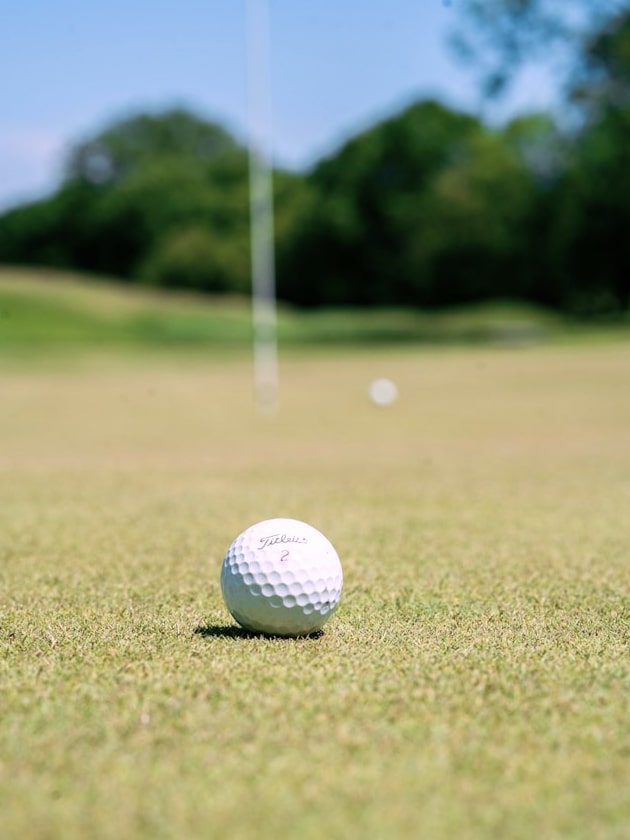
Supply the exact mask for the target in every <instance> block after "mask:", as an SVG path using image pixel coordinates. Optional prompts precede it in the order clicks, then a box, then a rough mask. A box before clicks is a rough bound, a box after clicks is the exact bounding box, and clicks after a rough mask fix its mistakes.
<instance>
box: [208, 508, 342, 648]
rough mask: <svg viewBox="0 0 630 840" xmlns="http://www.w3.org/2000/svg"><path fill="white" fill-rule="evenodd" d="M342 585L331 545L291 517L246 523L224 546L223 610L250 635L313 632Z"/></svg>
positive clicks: (323, 620)
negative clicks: (231, 541)
mask: <svg viewBox="0 0 630 840" xmlns="http://www.w3.org/2000/svg"><path fill="white" fill-rule="evenodd" d="M342 588H343V574H342V571H341V563H340V561H339V556H338V555H337V552H336V551H335V549H334V547H333V545H332V544H331V543H330V542H329V541H328V540H327V539H326V537H325V536H324V535H323V534H322V533H320V532H319V531H318V530H317V529H316V528H313V527H312V526H311V525H307V524H306V522H300V521H299V520H297V519H266V520H264V521H263V522H258V523H256V524H255V525H251V526H250V527H249V528H247V529H246V530H245V531H243V533H242V534H239V536H238V537H236V539H235V540H234V542H233V543H232V545H231V546H230V547H229V548H228V550H227V553H226V555H225V558H224V560H223V565H222V567H221V591H222V593H223V599H224V600H225V604H226V606H227V608H228V610H229V611H230V613H231V614H232V616H233V617H234V618H235V619H236V621H237V622H238V623H239V624H240V625H241V626H242V627H244V628H245V629H246V630H251V631H253V632H255V633H268V634H270V635H274V636H306V635H308V634H309V633H314V632H316V631H317V630H319V629H320V628H321V627H323V625H324V624H325V623H326V621H328V619H329V618H330V617H331V615H332V614H333V613H334V611H335V610H336V609H337V606H338V604H339V600H340V598H341V590H342Z"/></svg>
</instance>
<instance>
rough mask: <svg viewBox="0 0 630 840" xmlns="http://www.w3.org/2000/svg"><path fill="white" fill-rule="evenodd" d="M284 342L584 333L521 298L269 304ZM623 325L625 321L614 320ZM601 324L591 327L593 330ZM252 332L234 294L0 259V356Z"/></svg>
mask: <svg viewBox="0 0 630 840" xmlns="http://www.w3.org/2000/svg"><path fill="white" fill-rule="evenodd" d="M277 322H278V335H279V339H280V341H281V342H282V344H283V345H284V346H297V347H304V346H306V347H312V346H313V345H318V346H321V345H322V344H326V345H329V346H330V345H331V344H332V345H335V346H361V345H365V344H366V343H370V344H374V343H380V344H384V345H387V344H405V343H406V344H408V343H431V344H436V343H442V344H444V343H447V344H453V343H466V344H479V343H495V344H522V343H530V342H532V341H535V342H537V341H540V340H548V339H551V338H554V339H557V338H558V337H564V336H567V334H568V335H569V336H571V335H573V334H575V333H576V332H577V333H578V334H579V335H580V336H582V335H583V334H584V333H585V332H586V333H587V334H588V335H592V334H593V332H594V331H593V329H592V328H588V329H585V327H584V325H577V324H575V323H569V322H567V321H566V320H563V319H562V318H560V316H558V315H554V314H552V313H550V312H545V311H543V310H540V309H537V308H536V307H532V306H529V305H527V304H522V303H514V302H501V301H499V302H491V303H484V304H479V305H475V306H467V307H462V308H460V309H453V310H449V311H443V312H420V311H412V310H408V309H371V308H367V309H356V310H352V309H347V308H346V309H331V310H312V311H309V310H298V309H294V308H291V307H289V306H286V305H279V307H278V317H277ZM615 328H616V329H617V330H618V331H620V332H621V333H626V334H627V332H628V324H627V322H626V321H623V320H620V321H619V322H618V323H617V324H616V327H615ZM598 332H601V329H599V330H598V329H597V328H596V329H595V333H596V334H597V333H598ZM251 340H252V316H251V305H250V303H249V301H248V300H247V299H246V298H244V297H240V298H239V297H226V296H218V297H211V296H203V295H198V294H194V293H181V292H173V291H170V292H166V291H164V290H156V289H149V288H146V287H142V286H137V285H131V286H130V285H129V284H124V283H121V282H116V281H115V280H111V279H110V280H106V279H103V278H96V277H88V276H85V275H81V274H72V273H68V272H59V271H51V270H42V269H28V268H10V267H2V266H0V358H2V357H6V356H7V355H12V356H16V355H18V356H21V357H23V358H27V359H30V358H32V357H33V356H38V355H40V354H41V353H43V352H44V353H47V354H49V355H50V354H51V353H52V354H54V355H56V356H60V355H66V356H67V355H68V353H70V354H76V353H77V352H78V351H83V350H86V349H91V350H94V349H98V350H101V351H107V352H110V351H112V350H122V351H129V350H135V351H138V350H144V351H147V350H148V351H156V350H158V351H162V350H164V349H165V348H166V349H167V350H168V352H171V353H172V352H180V351H182V350H183V351H187V350H191V349H192V350H194V349H200V348H202V349H208V350H212V351H215V352H221V353H223V354H225V352H226V351H227V352H233V351H234V350H235V349H238V348H243V347H247V346H248V345H249V344H251Z"/></svg>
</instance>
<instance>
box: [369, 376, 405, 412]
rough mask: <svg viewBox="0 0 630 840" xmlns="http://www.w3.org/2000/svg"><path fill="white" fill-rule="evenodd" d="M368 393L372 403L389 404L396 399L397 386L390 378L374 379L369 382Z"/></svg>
mask: <svg viewBox="0 0 630 840" xmlns="http://www.w3.org/2000/svg"><path fill="white" fill-rule="evenodd" d="M368 394H369V396H370V399H371V400H372V402H373V403H374V405H381V406H386V405H391V404H392V403H393V402H395V401H396V400H397V399H398V388H397V387H396V383H395V382H392V380H391V379H375V380H374V381H373V382H371V383H370V387H369V389H368Z"/></svg>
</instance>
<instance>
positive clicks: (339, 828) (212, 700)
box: [0, 340, 630, 840]
mask: <svg viewBox="0 0 630 840" xmlns="http://www.w3.org/2000/svg"><path fill="white" fill-rule="evenodd" d="M280 372H281V394H280V411H279V413H278V414H277V416H275V417H260V416H257V414H256V412H255V409H254V404H253V395H252V382H251V378H252V372H251V362H250V359H249V355H248V354H246V353H235V354H232V355H228V356H226V357H219V356H213V355H212V354H204V353H201V352H199V353H197V354H194V353H191V354H189V355H180V356H178V355H174V356H172V357H169V355H168V354H161V355H156V356H154V357H152V356H151V355H142V354H136V355H134V354H133V353H131V352H130V353H129V355H128V357H127V356H125V354H120V353H119V354H117V355H114V356H112V357H111V358H110V357H108V356H106V355H102V354H100V355H97V356H93V357H89V356H88V357H86V358H85V359H78V360H77V359H76V358H74V359H70V360H67V361H66V360H63V359H56V360H53V361H50V360H49V361H48V362H46V361H45V360H42V361H41V363H39V362H37V361H34V360H33V359H31V360H29V361H28V362H21V363H17V364H14V363H7V362H6V360H5V362H3V363H2V364H1V365H0V394H1V409H0V441H1V448H0V467H1V473H0V643H1V645H2V656H1V658H0V667H1V672H0V824H1V826H2V828H1V831H0V834H1V836H2V837H3V838H4V840H13V838H15V840H17V838H33V840H44V839H45V838H46V839H48V838H63V840H86V838H98V840H106V839H107V840H109V838H111V839H112V840H120V839H121V838H125V840H139V839H140V838H147V840H149V839H150V840H161V838H165V839H166V838H169V839H170V838H173V840H175V838H177V840H183V838H220V837H229V838H230V839H231V840H239V838H243V840H244V839H245V838H267V837H269V838H271V837H275V838H278V837H291V838H293V837H295V838H301V840H309V838H321V837H330V838H357V837H365V838H418V837H426V838H431V840H442V839H444V840H446V838H449V839H450V838H458V840H462V838H502V840H507V839H508V838H523V840H531V838H532V837H541V838H545V840H550V839H551V838H568V837H570V838H584V840H586V838H588V839H589V840H593V838H606V840H611V838H620V840H621V838H622V837H627V836H628V830H629V828H630V796H629V794H628V791H629V789H630V788H629V783H628V762H629V761H630V714H629V713H630V699H629V698H630V652H629V651H630V594H629V591H628V581H629V580H630V575H629V570H630V515H629V511H630V387H629V386H630V341H621V340H615V341H610V342H605V341H603V342H595V343H589V342H585V343H581V342H573V343H572V342H568V343H565V344H563V343H559V344H554V343H549V344H546V345H545V344H542V345H540V346H537V345H532V346H522V347H503V346H492V347H475V348H461V347H460V348H450V349H449V348H443V349H430V348H426V347H425V348H418V347H414V346H406V347H398V348H394V349H392V348H387V347H383V346H379V347H378V348H374V347H373V348H371V349H370V348H366V349H356V348H355V349H351V350H350V349H349V350H345V351H339V352H335V353H332V352H328V353H318V352H316V351H312V352H309V351H306V350H302V351H300V352H287V353H283V354H282V355H281V371H280ZM379 376H386V377H389V378H391V379H392V380H393V381H394V382H395V383H396V385H397V387H398V391H399V399H398V401H397V402H396V403H394V404H393V405H392V406H390V407H387V408H379V407H376V406H374V405H373V404H372V403H371V402H370V400H369V398H368V393H367V389H368V386H369V383H370V382H371V381H373V380H374V379H375V378H377V377H379ZM275 516H286V517H294V518H298V519H302V520H304V521H306V522H309V523H311V524H312V525H314V526H315V527H316V528H318V529H319V530H321V531H322V532H323V533H324V534H325V535H326V536H327V537H328V538H329V539H330V540H331V542H332V543H333V544H334V545H335V547H336V549H337V551H338V553H339V556H340V558H341V562H342V565H343V569H344V580H345V586H344V595H343V599H342V603H341V606H340V607H339V610H338V612H337V614H336V615H335V616H334V617H333V618H332V619H331V621H330V623H329V624H327V625H326V627H325V628H324V632H323V633H322V634H321V635H319V636H316V637H313V638H305V639H276V638H265V637H262V636H252V635H249V634H246V633H244V632H242V631H240V630H239V629H238V627H237V625H235V624H234V622H233V620H232V619H231V617H230V615H229V613H228V612H227V610H226V608H225V606H224V604H223V603H222V600H221V594H220V588H219V571H220V566H221V561H222V559H223V555H224V553H225V551H226V549H227V547H228V545H229V544H230V542H231V541H232V539H233V538H234V537H235V536H236V535H237V534H238V533H239V532H240V531H242V530H243V529H244V528H245V527H247V526H248V525H250V524H252V523H253V522H256V521H258V520H262V519H265V518H269V517H275Z"/></svg>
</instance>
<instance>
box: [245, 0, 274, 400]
mask: <svg viewBox="0 0 630 840" xmlns="http://www.w3.org/2000/svg"><path fill="white" fill-rule="evenodd" d="M247 55H248V82H249V83H248V93H249V111H250V129H249V196H250V216H251V260H252V317H253V329H254V387H255V396H256V405H257V407H258V410H259V411H260V412H262V413H266V414H273V413H275V411H276V410H277V408H278V347H277V336H276V278H275V260H274V244H273V238H274V230H273V192H272V162H271V161H272V149H271V146H272V143H271V94H270V90H271V83H270V71H269V8H268V0H247Z"/></svg>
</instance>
